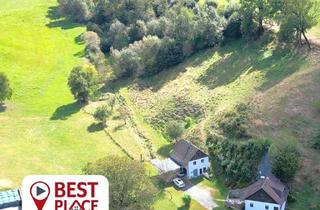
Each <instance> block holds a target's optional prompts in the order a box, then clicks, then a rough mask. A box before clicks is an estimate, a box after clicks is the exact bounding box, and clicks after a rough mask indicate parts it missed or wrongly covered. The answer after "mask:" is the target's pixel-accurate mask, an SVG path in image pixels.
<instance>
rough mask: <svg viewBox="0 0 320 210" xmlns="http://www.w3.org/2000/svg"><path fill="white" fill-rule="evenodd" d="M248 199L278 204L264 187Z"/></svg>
mask: <svg viewBox="0 0 320 210" xmlns="http://www.w3.org/2000/svg"><path fill="white" fill-rule="evenodd" d="M246 200H252V201H260V202H264V203H274V204H277V202H276V201H275V200H274V199H272V198H271V197H270V196H269V195H268V194H267V193H266V192H265V191H264V190H263V189H260V190H258V191H257V192H256V193H254V194H252V195H251V196H249V197H248V198H247V199H246Z"/></svg>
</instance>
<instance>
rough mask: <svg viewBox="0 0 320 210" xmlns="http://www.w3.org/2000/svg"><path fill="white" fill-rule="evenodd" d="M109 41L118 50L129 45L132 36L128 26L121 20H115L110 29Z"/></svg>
mask: <svg viewBox="0 0 320 210" xmlns="http://www.w3.org/2000/svg"><path fill="white" fill-rule="evenodd" d="M107 37H108V43H109V45H110V46H111V47H113V48H114V49H117V50H121V49H122V48H124V47H126V46H128V44H129V41H130V38H129V34H128V29H127V27H126V26H125V25H124V24H123V23H121V22H120V21H119V20H115V21H114V22H113V23H112V24H111V26H110V28H109V31H108V36H107Z"/></svg>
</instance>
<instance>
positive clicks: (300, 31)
mask: <svg viewBox="0 0 320 210" xmlns="http://www.w3.org/2000/svg"><path fill="white" fill-rule="evenodd" d="M319 11H320V3H319V2H317V1H311V0H284V2H283V6H282V7H281V13H282V19H281V24H280V34H282V35H283V34H287V35H286V36H285V38H289V39H290V38H292V37H293V35H292V34H293V33H295V37H296V41H297V43H298V45H299V46H301V45H302V36H303V37H304V39H305V41H306V43H307V45H308V47H309V49H311V45H310V42H309V40H308V38H307V36H306V32H307V30H308V29H310V28H312V27H313V26H315V25H317V23H318V18H319V16H320V13H319ZM290 35H291V36H290Z"/></svg>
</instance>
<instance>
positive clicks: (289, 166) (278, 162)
mask: <svg viewBox="0 0 320 210" xmlns="http://www.w3.org/2000/svg"><path fill="white" fill-rule="evenodd" d="M270 158H271V165H272V172H273V173H274V174H275V175H276V176H277V177H279V178H280V179H281V180H283V181H289V180H291V179H292V178H293V177H294V175H295V173H296V172H297V170H298V168H299V163H300V153H299V151H298V148H297V145H296V144H295V143H293V142H289V141H281V142H278V143H276V144H273V145H272V146H271V148H270Z"/></svg>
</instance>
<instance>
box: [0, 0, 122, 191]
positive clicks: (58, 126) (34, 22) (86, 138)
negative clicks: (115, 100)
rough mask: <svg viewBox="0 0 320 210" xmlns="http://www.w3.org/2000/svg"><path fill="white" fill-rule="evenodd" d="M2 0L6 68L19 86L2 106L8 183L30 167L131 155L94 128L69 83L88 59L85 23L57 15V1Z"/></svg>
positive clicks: (1, 141) (58, 167)
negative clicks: (80, 38) (82, 42)
mask: <svg viewBox="0 0 320 210" xmlns="http://www.w3.org/2000/svg"><path fill="white" fill-rule="evenodd" d="M0 5H1V7H0V27H1V29H2V31H1V34H0V71H2V72H5V73H6V74H7V75H8V77H9V79H10V81H11V84H12V88H13V91H14V95H13V99H12V101H10V102H8V103H7V109H6V110H2V111H1V112H0V124H1V126H0V133H1V135H0V151H1V152H0V166H1V170H0V189H1V188H10V187H17V186H19V185H20V183H21V181H22V179H23V177H24V176H26V175H28V174H76V173H80V170H81V168H82V167H83V164H85V163H86V162H87V161H92V160H95V159H97V158H99V157H103V156H105V155H108V154H118V155H124V153H122V151H121V150H120V149H119V148H118V147H117V146H116V145H115V144H113V143H112V141H111V140H110V139H108V137H107V136H106V135H105V134H104V133H103V132H102V131H101V132H95V133H90V132H88V131H87V127H88V125H90V124H91V123H92V118H91V116H89V115H87V114H85V113H84V112H83V111H81V110H80V107H79V106H78V105H77V104H75V103H74V100H73V98H72V96H71V94H70V92H69V90H68V87H67V85H66V83H67V76H68V74H69V71H70V70H71V68H72V67H73V66H74V65H75V64H77V63H79V62H80V58H78V57H77V56H76V55H77V53H79V52H81V51H82V50H83V46H81V45H78V44H77V43H76V42H75V39H76V37H77V36H79V35H80V34H81V33H82V32H83V31H84V30H85V29H84V27H82V26H80V25H75V24H71V23H69V22H67V21H65V20H61V19H55V18H56V15H55V12H54V9H55V8H54V6H55V5H56V1H54V0H51V1H41V0H32V1H31V0H12V1H5V0H0Z"/></svg>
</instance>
